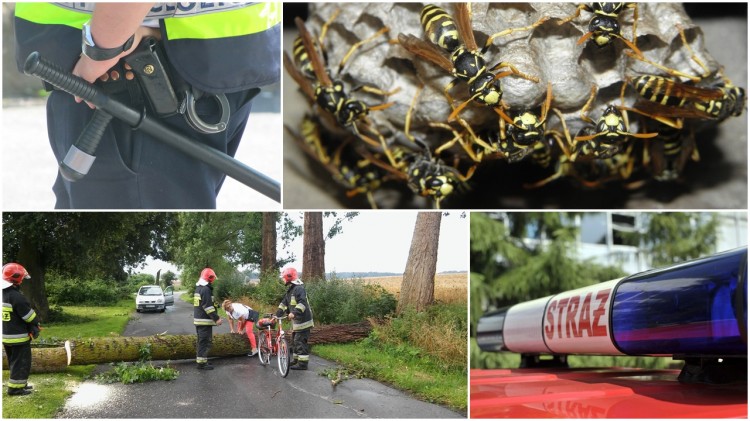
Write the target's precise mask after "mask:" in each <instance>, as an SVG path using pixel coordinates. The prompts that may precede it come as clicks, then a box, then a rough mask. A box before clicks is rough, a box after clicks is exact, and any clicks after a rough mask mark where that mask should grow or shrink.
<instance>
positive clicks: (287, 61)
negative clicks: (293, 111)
mask: <svg viewBox="0 0 750 421" xmlns="http://www.w3.org/2000/svg"><path fill="white" fill-rule="evenodd" d="M284 68H285V69H286V72H287V73H289V76H291V77H292V79H294V81H295V82H297V85H299V87H300V89H302V91H303V92H304V93H305V95H307V97H308V98H310V100H312V101H315V91H313V88H312V85H311V84H310V80H309V79H308V78H306V77H305V75H303V74H302V72H300V71H299V69H298V68H297V66H296V65H295V64H294V63H293V62H292V59H291V58H290V57H289V54H287V52H286V51H284Z"/></svg>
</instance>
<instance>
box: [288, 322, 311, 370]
mask: <svg viewBox="0 0 750 421" xmlns="http://www.w3.org/2000/svg"><path fill="white" fill-rule="evenodd" d="M311 330H312V328H308V329H302V330H297V331H295V332H292V350H293V351H294V355H293V357H292V359H293V360H295V359H296V360H297V361H302V362H308V361H309V360H310V345H308V344H307V341H308V339H310V331H311Z"/></svg>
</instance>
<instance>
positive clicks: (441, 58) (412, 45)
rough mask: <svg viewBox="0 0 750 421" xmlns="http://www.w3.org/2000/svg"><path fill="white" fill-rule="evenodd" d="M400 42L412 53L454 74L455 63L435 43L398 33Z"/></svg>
mask: <svg viewBox="0 0 750 421" xmlns="http://www.w3.org/2000/svg"><path fill="white" fill-rule="evenodd" d="M398 42H399V44H401V46H402V47H404V48H406V50H408V51H409V52H410V53H412V54H414V55H416V56H419V57H421V58H423V59H425V60H427V61H430V62H432V63H434V64H437V65H438V66H440V67H442V68H443V69H444V70H445V71H446V72H448V73H451V74H453V63H452V62H451V60H450V59H449V58H448V57H447V56H446V55H445V54H444V53H443V51H442V50H440V49H439V48H438V47H437V46H435V45H434V44H432V43H430V42H427V41H425V40H422V39H419V38H417V37H415V36H414V35H411V34H409V35H404V34H398Z"/></svg>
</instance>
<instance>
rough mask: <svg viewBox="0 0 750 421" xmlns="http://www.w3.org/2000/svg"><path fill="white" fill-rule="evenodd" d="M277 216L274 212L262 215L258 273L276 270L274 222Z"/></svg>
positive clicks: (262, 273)
mask: <svg viewBox="0 0 750 421" xmlns="http://www.w3.org/2000/svg"><path fill="white" fill-rule="evenodd" d="M278 217H279V214H278V213H276V212H265V213H263V245H262V252H261V261H260V273H261V275H264V274H266V273H268V272H273V271H277V270H278V266H277V264H276V221H277V220H278Z"/></svg>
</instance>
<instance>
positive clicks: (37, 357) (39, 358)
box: [3, 347, 68, 373]
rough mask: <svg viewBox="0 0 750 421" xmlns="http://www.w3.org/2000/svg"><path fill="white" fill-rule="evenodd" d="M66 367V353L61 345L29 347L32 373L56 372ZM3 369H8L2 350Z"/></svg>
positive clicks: (6, 359) (6, 357)
mask: <svg viewBox="0 0 750 421" xmlns="http://www.w3.org/2000/svg"><path fill="white" fill-rule="evenodd" d="M66 368H68V355H67V353H66V352H65V348H63V347H55V348H31V372H32V373H58V372H61V371H65V369H66ZM3 370H8V356H6V355H5V350H3Z"/></svg>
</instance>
